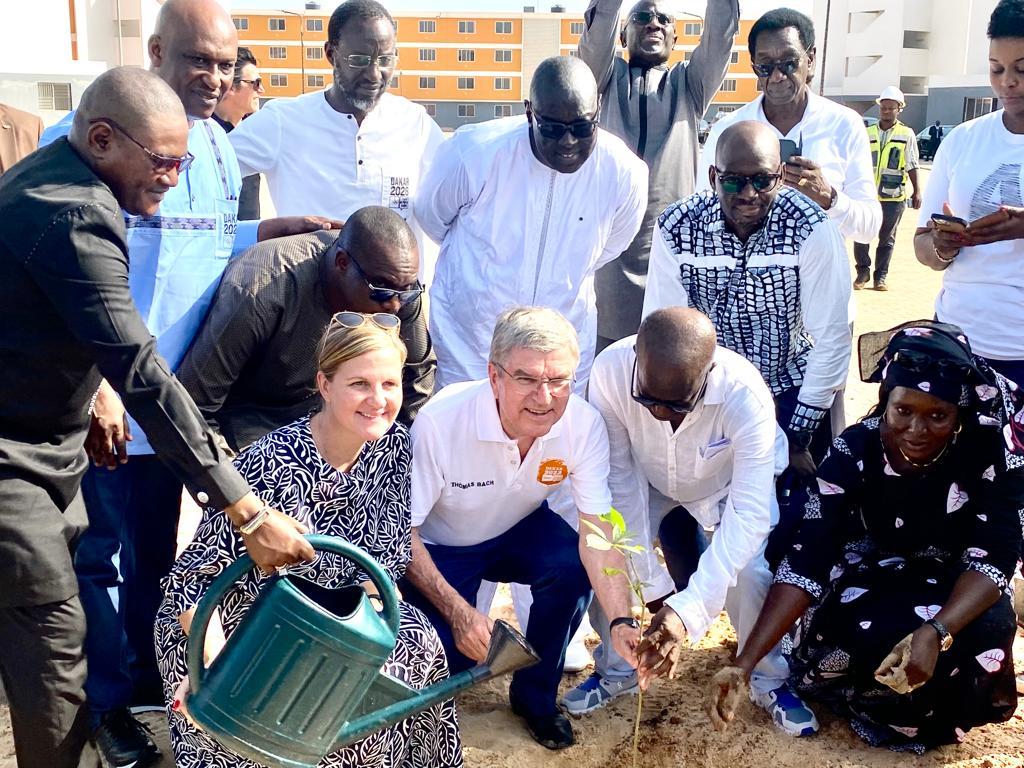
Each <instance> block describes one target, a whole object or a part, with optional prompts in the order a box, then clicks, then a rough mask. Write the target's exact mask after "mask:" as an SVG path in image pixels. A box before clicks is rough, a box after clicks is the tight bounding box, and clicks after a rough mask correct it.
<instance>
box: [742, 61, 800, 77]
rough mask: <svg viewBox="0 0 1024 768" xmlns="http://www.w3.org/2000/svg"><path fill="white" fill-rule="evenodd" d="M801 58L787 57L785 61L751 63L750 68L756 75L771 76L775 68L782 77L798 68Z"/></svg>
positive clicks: (787, 75)
mask: <svg viewBox="0 0 1024 768" xmlns="http://www.w3.org/2000/svg"><path fill="white" fill-rule="evenodd" d="M800 62H801V59H787V60H786V61H769V62H768V63H766V64H751V65H750V68H751V69H752V70H754V74H755V75H757V76H758V77H771V76H772V72H774V71H775V70H776V69H777V70H779V72H781V73H782V75H783V76H784V77H789V76H790V75H792V74H793V73H794V72H796V71H797V70H798V69H799V68H800Z"/></svg>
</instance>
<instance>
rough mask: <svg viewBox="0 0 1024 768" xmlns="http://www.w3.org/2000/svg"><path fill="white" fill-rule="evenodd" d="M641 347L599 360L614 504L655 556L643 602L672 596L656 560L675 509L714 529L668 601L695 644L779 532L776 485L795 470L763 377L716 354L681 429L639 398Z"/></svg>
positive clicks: (646, 568) (612, 350)
mask: <svg viewBox="0 0 1024 768" xmlns="http://www.w3.org/2000/svg"><path fill="white" fill-rule="evenodd" d="M635 344H636V336H629V337H627V338H625V339H622V340H621V341H618V342H616V343H615V344H612V345H611V346H609V347H608V348H607V349H605V350H604V351H603V352H602V353H601V354H600V355H598V356H597V360H596V361H595V362H594V369H593V372H592V373H591V376H590V402H591V403H592V404H593V405H594V406H595V407H596V408H597V410H598V411H599V412H600V413H601V416H602V417H603V418H604V421H605V425H606V426H607V428H608V440H609V445H610V454H609V469H608V485H609V488H610V490H611V494H612V504H613V505H614V506H615V508H616V509H617V510H619V512H621V513H622V515H623V517H624V518H625V520H626V523H627V526H628V527H629V528H630V529H631V530H634V531H638V532H640V533H641V535H642V537H643V540H641V541H640V542H639V543H640V544H643V545H644V546H645V547H647V551H648V557H647V558H644V560H646V562H643V563H642V564H640V565H641V567H640V569H639V570H640V575H641V578H643V580H644V581H646V582H648V583H649V584H650V588H649V589H647V588H645V590H644V592H645V597H647V598H648V599H654V598H657V597H661V596H663V595H664V594H665V593H666V592H669V591H671V590H672V589H673V587H672V581H671V579H669V578H668V574H667V573H665V571H664V569H663V568H661V567H660V566H659V564H658V561H657V558H656V557H654V555H653V552H654V548H653V538H654V535H655V534H656V533H657V531H656V526H657V525H658V524H660V522H661V520H662V518H663V517H664V516H665V514H666V513H667V512H668V511H669V509H670V508H671V507H674V506H675V505H676V504H682V505H683V506H684V507H686V509H687V510H688V511H689V512H690V514H691V515H693V517H694V518H695V519H696V520H697V522H698V523H700V524H701V525H702V526H703V527H704V528H708V529H711V528H714V529H716V530H715V535H714V537H713V538H712V539H711V545H710V547H708V550H707V551H706V552H705V553H704V555H703V556H702V557H701V558H700V563H699V565H698V567H697V572H696V573H695V574H694V575H693V577H692V578H691V579H690V583H689V585H688V586H687V588H686V589H685V590H683V591H682V592H679V593H678V594H675V595H673V596H671V597H670V598H668V604H669V605H671V606H672V608H673V610H675V611H676V613H678V614H679V616H680V618H682V620H683V623H684V624H685V625H686V630H687V632H689V634H690V635H691V636H692V637H694V638H697V637H700V636H701V635H703V634H704V633H705V632H706V631H707V629H708V627H709V626H710V625H711V622H713V621H714V619H715V617H717V616H718V614H719V613H720V612H721V610H722V606H724V605H725V596H726V593H727V592H728V590H729V588H730V587H731V586H732V585H734V584H735V583H736V577H737V575H738V574H739V573H740V571H742V570H743V569H744V568H746V567H747V564H748V563H749V562H750V561H751V559H752V558H753V557H754V556H756V555H757V553H758V552H759V551H760V549H761V547H762V546H764V543H765V540H766V539H767V537H768V532H769V530H770V529H771V526H772V525H773V524H774V523H775V522H777V520H773V519H772V518H773V517H775V516H777V506H776V505H775V504H773V499H774V497H775V477H776V476H777V475H778V474H780V473H781V472H782V470H783V469H785V468H786V465H787V464H788V463H789V447H788V443H787V441H786V436H785V434H784V433H783V432H782V430H781V429H780V428H779V426H778V424H777V423H776V421H775V403H774V401H773V400H772V396H771V392H769V391H768V387H767V386H766V385H765V383H764V381H763V380H762V379H761V375H760V373H759V372H758V370H757V369H756V368H755V367H754V366H753V365H751V364H750V363H749V362H747V361H746V360H745V359H744V358H742V357H741V356H739V355H737V354H736V353H735V352H731V351H729V350H728V349H725V348H723V347H718V348H717V349H716V350H715V356H714V360H715V367H714V368H712V370H711V373H710V374H709V375H708V383H707V390H706V391H705V394H704V397H703V398H702V399H701V401H700V402H699V403H698V404H697V407H696V408H695V409H694V411H693V413H691V414H689V415H688V416H687V417H686V418H685V419H683V423H682V424H680V425H679V429H677V430H674V431H673V429H672V426H671V425H670V424H669V423H668V422H665V421H658V420H657V419H655V418H654V417H653V416H651V414H650V413H649V412H648V410H647V409H646V408H644V407H643V406H642V405H640V404H639V403H638V402H636V401H635V400H633V397H632V394H631V387H632V379H633V361H634V360H635V359H636V353H635V352H634V351H633V347H634V345H635ZM652 489H653V491H656V493H654V492H652ZM656 507H657V508H656Z"/></svg>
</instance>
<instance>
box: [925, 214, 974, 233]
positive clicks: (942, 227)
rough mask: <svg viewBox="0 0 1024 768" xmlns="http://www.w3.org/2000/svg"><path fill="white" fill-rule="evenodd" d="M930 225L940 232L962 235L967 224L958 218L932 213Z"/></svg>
mask: <svg viewBox="0 0 1024 768" xmlns="http://www.w3.org/2000/svg"><path fill="white" fill-rule="evenodd" d="M932 223H933V224H934V225H935V228H936V229H937V230H939V231H940V232H952V233H954V234H960V235H962V234H963V233H964V232H966V231H967V222H966V221H964V220H963V219H961V218H960V217H959V216H947V215H946V214H944V213H933V214H932Z"/></svg>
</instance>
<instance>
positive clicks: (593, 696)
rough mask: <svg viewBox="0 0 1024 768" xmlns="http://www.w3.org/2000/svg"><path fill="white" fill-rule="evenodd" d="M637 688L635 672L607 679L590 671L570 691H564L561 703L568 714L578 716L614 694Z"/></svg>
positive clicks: (630, 691) (590, 710) (596, 706)
mask: <svg viewBox="0 0 1024 768" xmlns="http://www.w3.org/2000/svg"><path fill="white" fill-rule="evenodd" d="M637 690H638V685H637V681H636V674H635V673H634V674H632V675H630V676H629V677H622V678H618V679H607V678H603V677H601V675H599V674H598V673H597V672H592V673H591V674H590V677H588V678H587V679H586V680H584V681H583V682H582V683H580V684H579V685H577V686H576V687H575V688H573V689H572V690H571V691H566V693H565V695H564V696H563V697H562V702H561V704H562V708H563V709H564V710H565V711H566V712H568V713H569V714H570V715H576V716H579V715H584V714H586V713H587V712H593V711H594V710H595V709H600V708H601V707H603V706H604V705H605V704H607V703H608V702H609V701H611V700H612V699H614V698H615V697H616V696H621V695H623V694H625V693H636V692H637Z"/></svg>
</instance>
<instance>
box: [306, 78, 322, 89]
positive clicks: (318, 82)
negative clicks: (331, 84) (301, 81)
mask: <svg viewBox="0 0 1024 768" xmlns="http://www.w3.org/2000/svg"><path fill="white" fill-rule="evenodd" d="M306 85H307V86H308V87H309V88H323V87H324V76H323V75H306Z"/></svg>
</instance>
